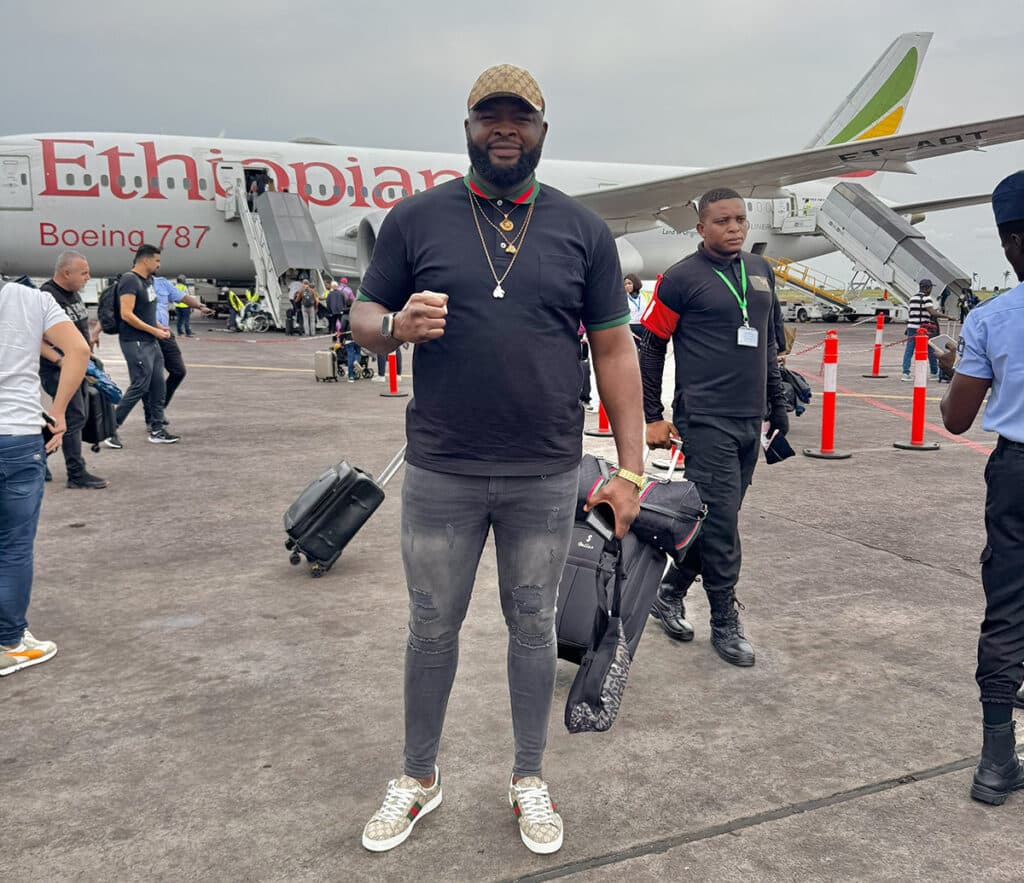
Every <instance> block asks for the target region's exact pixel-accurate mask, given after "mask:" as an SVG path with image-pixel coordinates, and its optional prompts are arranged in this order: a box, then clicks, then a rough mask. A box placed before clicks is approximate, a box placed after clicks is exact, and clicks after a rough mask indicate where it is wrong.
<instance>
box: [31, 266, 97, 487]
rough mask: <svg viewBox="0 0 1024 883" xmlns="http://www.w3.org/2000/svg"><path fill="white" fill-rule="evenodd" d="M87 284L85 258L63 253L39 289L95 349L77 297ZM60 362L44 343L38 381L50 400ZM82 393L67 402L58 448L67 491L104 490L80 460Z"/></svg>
mask: <svg viewBox="0 0 1024 883" xmlns="http://www.w3.org/2000/svg"><path fill="white" fill-rule="evenodd" d="M88 281H89V262H88V261H87V260H86V259H85V256H84V255H82V254H79V253H78V252H77V251H65V252H63V253H62V254H61V255H60V256H59V257H58V258H57V265H56V267H54V270H53V278H52V279H50V280H49V281H48V282H45V283H43V285H42V286H40V287H41V288H42V290H43V291H46V292H49V293H50V294H52V295H53V299H54V300H55V301H57V303H58V305H59V306H60V308H61V309H62V310H64V312H65V313H67V314H68V318H69V319H70V320H71V321H72V322H73V323H74V324H75V327H76V328H77V329H78V330H79V332H81V334H82V337H84V338H85V340H86V342H87V343H88V344H89V345H90V346H94V345H95V344H96V342H97V336H96V335H94V334H93V333H92V332H91V331H90V330H89V313H88V311H87V310H86V308H85V304H84V303H82V298H81V296H80V295H79V292H80V291H81V290H82V289H83V288H84V287H85V284H86V283H87V282H88ZM63 358H64V354H63V353H62V352H61V351H60V350H59V349H57V348H56V347H54V346H51V345H50V344H49V342H48V341H46V340H45V339H44V340H43V343H42V346H41V347H40V358H39V380H40V382H41V384H42V386H43V389H44V390H46V394H47V395H48V396H51V397H52V396H55V395H56V394H57V386H58V385H59V383H60V369H61V364H62V363H63ZM84 389H85V387H84V385H83V386H82V387H80V388H79V390H78V391H77V392H76V393H75V394H74V395H73V396H72V397H71V399H70V400H69V401H68V406H67V411H66V416H67V424H68V428H67V431H66V432H65V433H64V439H63V441H62V442H61V445H60V446H61V450H62V451H63V452H64V466H65V467H66V469H67V476H68V487H69V488H95V489H100V488H105V487H106V486H107V480H106V479H105V478H100V477H99V476H96V475H91V474H90V473H89V471H88V470H87V469H86V467H85V458H84V457H83V456H82V427H83V426H85V421H86V417H87V414H86V398H85V392H84Z"/></svg>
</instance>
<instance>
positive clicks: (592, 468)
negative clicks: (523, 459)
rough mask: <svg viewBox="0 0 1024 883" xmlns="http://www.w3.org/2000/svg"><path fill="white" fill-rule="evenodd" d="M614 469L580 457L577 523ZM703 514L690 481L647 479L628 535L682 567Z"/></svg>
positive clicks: (588, 456)
mask: <svg viewBox="0 0 1024 883" xmlns="http://www.w3.org/2000/svg"><path fill="white" fill-rule="evenodd" d="M615 469H616V467H615V465H614V464H612V463H609V462H608V461H607V460H605V459H603V458H601V457H595V456H593V455H592V454H585V455H584V456H583V461H582V462H581V463H580V484H579V492H578V494H577V501H576V502H577V505H576V520H577V521H584V520H586V513H585V512H584V511H583V504H584V503H586V501H587V499H588V498H589V497H591V496H592V495H593V494H594V493H596V492H597V490H598V488H600V487H601V485H602V484H603V483H604V482H606V481H608V480H609V479H610V478H611V477H612V476H613V475H614V474H615ZM706 514H707V507H706V506H705V505H704V501H703V500H701V498H700V491H698V490H697V486H696V485H695V484H694V483H693V482H692V481H668V480H660V479H657V478H651V477H650V476H647V484H646V485H645V486H644V489H643V490H642V491H641V492H640V514H639V515H638V516H637V518H636V521H634V522H633V524H632V526H631V527H630V531H632V533H633V535H634V536H635V537H636V538H637V539H638V540H640V542H642V543H646V544H647V545H649V546H653V547H654V548H655V549H660V550H661V551H662V552H664V553H665V554H666V555H668V556H669V558H671V559H672V561H674V562H675V563H676V564H682V561H683V558H684V557H685V556H686V550H687V549H689V548H690V545H691V544H692V543H693V541H694V540H695V539H696V538H697V534H698V533H699V532H700V526H701V524H702V523H703V521H704V516H705V515H706Z"/></svg>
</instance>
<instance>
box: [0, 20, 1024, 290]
mask: <svg viewBox="0 0 1024 883" xmlns="http://www.w3.org/2000/svg"><path fill="white" fill-rule="evenodd" d="M1020 13H1021V0H973V2H970V3H960V2H957V3H954V2H944V0H943V2H939V0H860V2H858V3H849V2H844V3H839V2H835V0H819V2H814V3H812V2H809V0H806V2H799V0H770V2H769V0H760V2H753V0H732V2H729V3H695V2H693V0H690V2H680V3H667V2H666V3H653V2H646V0H629V2H622V0H591V2H585V3H584V2H576V3H569V2H564V0H563V2H558V0H546V2H535V0H520V2H518V3H504V4H498V3H485V2H481V0H476V2H465V0H435V2H426V3H413V2H402V3H399V2H394V0H376V2H345V0H342V2H328V0H290V2H288V3H287V4H285V3H279V4H261V3H253V2H242V0H173V2H169V3H160V4H155V3H137V2H135V3H126V2H125V3H118V2H112V0H93V2H90V3H88V4H85V5H83V4H81V3H79V2H71V0H36V2H23V3H8V4H5V9H4V30H5V35H6V38H7V39H5V41H4V55H5V70H6V71H7V72H8V80H7V87H6V88H5V89H4V90H3V93H4V123H3V129H4V131H5V134H19V133H24V132H45V131H83V130H86V131H125V132H145V133H166V134H182V135H210V136H216V135H218V134H220V133H222V132H223V133H225V134H226V135H227V136H228V137H238V138H257V139H268V140H286V139H289V138H293V137H295V136H299V135H316V136H319V137H321V138H325V139H328V140H330V141H334V142H337V143H340V144H344V145H347V146H358V147H398V148H405V149H413V150H417V149H420V150H451V151H459V152H462V151H464V138H463V133H462V120H463V118H464V116H465V99H466V95H467V93H468V91H469V87H470V86H471V84H472V82H473V80H474V79H475V78H476V76H477V74H478V73H479V72H480V71H481V70H482V69H484V68H485V67H487V66H488V65H490V64H494V63H498V62H506V61H507V62H512V63H515V64H519V65H521V66H523V67H526V68H528V69H529V70H531V71H532V72H533V73H534V75H535V76H536V77H537V79H538V80H539V82H540V85H541V88H542V89H543V91H544V94H545V98H546V100H547V104H548V114H547V118H548V120H549V122H550V124H551V131H550V134H549V136H548V140H547V144H546V148H545V155H546V156H548V157H553V158H559V159H586V160H605V161H611V162H624V163H628V162H638V163H665V164H679V165H699V166H713V165H719V164H725V163H733V162H739V161H743V160H751V159H757V158H759V157H768V156H773V155H777V154H780V153H788V152H790V151H793V150H796V149H799V148H800V147H802V146H803V145H804V144H805V143H806V142H807V141H808V140H809V138H810V137H811V136H812V135H813V134H814V132H815V131H816V130H817V128H818V127H819V126H820V125H821V123H823V122H824V121H825V119H826V118H827V117H828V116H829V115H830V114H831V112H832V111H833V110H834V108H835V107H836V106H837V105H838V104H839V102H840V101H841V100H842V99H843V98H844V96H845V95H846V94H847V93H848V92H849V91H850V89H852V87H853V86H854V85H855V83H856V82H857V81H858V80H859V79H860V77H861V76H862V75H863V74H864V73H865V72H866V71H867V69H868V67H869V66H870V65H871V64H872V63H873V62H874V61H875V59H876V58H877V57H878V56H879V55H880V54H881V53H882V51H883V50H884V49H885V47H886V46H887V45H888V44H889V43H890V42H891V40H892V39H893V38H894V37H895V36H896V35H897V34H899V33H901V32H903V31H933V32H934V34H935V36H934V37H933V39H932V43H931V47H930V48H929V51H928V54H927V56H926V58H925V61H924V66H923V69H922V72H921V75H920V78H919V79H918V83H917V87H916V89H915V92H914V95H913V98H912V100H911V103H910V107H909V109H908V112H907V115H906V118H905V119H904V123H903V131H904V132H912V131H917V130H921V129H927V128H930V127H933V126H940V125H943V124H946V123H956V122H975V121H982V120H987V119H991V118H994V117H999V116H1009V115H1012V114H1017V113H1021V112H1024V101H1022V99H1021V89H1020V84H1021V82H1022V79H1024V18H1022V16H1021V14H1020ZM12 72H18V73H17V77H16V78H12V77H11V74H12ZM916 168H917V172H918V174H917V175H916V176H908V175H887V176H886V178H885V181H884V186H882V187H881V190H880V192H881V194H882V195H883V196H885V197H887V198H891V199H894V200H897V201H900V202H904V201H911V200H914V201H916V200H923V199H931V198H939V197H947V196H954V195H962V194H969V193H970V194H973V193H981V192H986V191H990V190H991V188H992V187H993V186H994V185H995V183H996V182H997V181H998V180H999V179H1000V178H1001V177H1003V176H1004V175H1006V174H1008V173H1010V172H1012V171H1015V170H1017V169H1020V168H1024V143H1018V144H1013V145H1006V146H1002V147H996V148H992V149H991V150H989V151H988V152H986V153H978V154H975V155H967V156H956V157H948V158H941V159H934V160H929V161H925V162H921V163H918V164H917V167H916ZM921 229H923V230H924V231H925V232H926V233H927V234H928V236H929V239H930V240H931V241H932V242H933V243H934V244H935V245H936V246H937V247H938V248H939V249H940V250H942V251H944V252H945V253H946V255H947V256H948V257H949V258H951V259H952V260H953V261H955V262H956V263H958V264H959V265H960V266H961V267H962V268H963V269H964V270H966V271H967V272H968V273H974V272H977V273H979V274H980V275H981V278H982V281H983V283H984V284H985V285H986V286H991V285H992V284H993V283H994V282H996V281H998V282H1002V279H1003V272H1004V270H1005V269H1006V268H1007V265H1006V264H1005V261H1004V259H1003V256H1002V251H1001V250H1000V248H999V243H998V239H997V237H996V235H995V230H994V226H993V223H992V214H991V209H990V208H988V207H978V208H971V209H961V210H959V211H956V212H946V213H943V214H941V215H940V214H935V215H932V216H930V217H929V219H928V220H927V221H926V222H925V223H924V224H923V225H922V227H921ZM816 263H817V264H818V265H819V266H821V267H822V268H824V269H826V270H828V271H829V272H832V273H836V274H839V275H848V273H849V265H848V264H847V263H846V262H845V261H844V260H841V259H838V258H834V257H830V258H824V259H821V260H819V261H818V262H816Z"/></svg>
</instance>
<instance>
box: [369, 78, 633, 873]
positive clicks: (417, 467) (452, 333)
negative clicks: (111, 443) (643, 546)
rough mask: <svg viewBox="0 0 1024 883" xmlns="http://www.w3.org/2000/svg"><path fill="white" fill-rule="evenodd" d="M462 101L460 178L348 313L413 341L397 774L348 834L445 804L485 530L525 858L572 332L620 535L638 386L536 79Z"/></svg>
mask: <svg viewBox="0 0 1024 883" xmlns="http://www.w3.org/2000/svg"><path fill="white" fill-rule="evenodd" d="M468 109H469V118H468V119H467V120H466V123H465V128H466V137H467V148H468V151H469V156H470V160H471V164H472V165H471V168H470V171H469V174H468V175H466V177H465V178H464V179H460V180H455V181H450V182H447V183H445V184H442V185H440V186H438V187H435V188H433V189H432V190H428V191H426V192H424V193H421V194H418V195H416V196H413V197H410V198H408V199H405V200H403V201H402V202H401V203H399V204H398V205H397V206H395V208H394V209H392V211H391V212H390V213H389V214H388V216H387V217H386V218H385V220H384V223H383V224H382V225H381V229H380V235H379V237H378V239H377V244H376V248H375V249H374V253H373V260H372V263H371V265H370V268H369V270H368V271H367V274H366V276H365V277H364V278H363V280H362V286H361V290H360V292H359V299H358V300H357V302H356V304H355V305H354V306H353V309H352V314H351V319H352V330H353V334H354V336H355V338H356V340H357V341H358V342H359V343H360V344H362V345H363V346H365V347H367V348H369V349H371V350H374V351H376V352H378V353H386V352H391V351H393V350H395V349H396V348H397V347H398V346H400V345H401V344H402V343H407V342H409V343H414V344H416V348H415V351H414V354H413V390H414V398H413V400H412V401H411V402H410V403H409V406H408V410H407V414H406V433H407V436H408V443H409V445H408V454H407V462H408V464H409V465H408V471H407V472H406V476H405V485H404V488H403V491H402V558H403V561H404V564H405V572H406V580H407V583H408V589H409V639H408V644H407V649H406V658H405V735H406V738H405V770H404V773H405V774H404V775H403V776H401V777H400V778H398V779H394V780H392V781H391V782H390V784H389V786H388V790H387V795H386V797H385V799H384V804H383V806H382V807H381V809H380V810H379V811H378V812H377V813H376V814H375V815H374V816H373V817H372V818H371V819H370V821H369V823H368V824H367V825H366V828H365V830H364V832H363V845H364V846H365V847H366V848H367V849H370V850H373V851H376V852H382V851H384V850H388V849H392V848H393V847H395V846H397V845H398V844H399V843H401V842H403V841H404V840H405V839H406V837H408V835H409V833H410V832H411V830H412V826H413V824H414V823H415V821H416V820H417V819H418V818H419V817H420V816H422V815H424V814H425V813H427V812H429V811H430V810H432V809H434V808H435V807H436V806H437V805H438V804H440V802H441V781H440V778H439V773H438V768H437V765H436V758H437V752H438V743H439V741H440V738H441V729H442V726H443V723H444V715H445V707H446V706H447V703H448V695H449V692H450V690H451V686H452V681H453V679H454V677H455V669H456V664H457V658H458V636H459V629H460V627H461V625H462V620H463V617H464V616H465V613H466V609H467V607H468V605H469V598H470V593H471V591H472V588H473V580H474V577H475V574H476V569H477V565H478V563H479V560H480V555H481V552H482V550H483V546H484V542H485V540H486V538H487V534H488V532H489V531H490V530H491V529H492V528H493V530H494V542H495V547H496V550H497V558H498V582H499V593H500V597H501V606H502V611H503V613H504V616H505V621H506V624H507V626H508V631H509V642H508V679H509V691H510V694H511V699H512V729H513V733H514V735H515V763H514V765H513V769H512V779H511V782H510V783H509V792H508V799H509V803H510V804H511V806H512V808H513V810H514V813H515V815H516V818H517V820H518V823H519V829H520V837H521V839H522V840H523V842H524V843H525V844H526V846H527V847H528V848H529V849H531V850H533V851H534V852H540V853H551V852H555V851H556V850H557V849H559V848H560V846H561V844H562V821H561V818H560V817H559V815H558V813H557V811H556V810H555V807H554V804H553V803H552V801H551V798H550V796H549V794H548V786H547V784H546V782H545V781H544V779H543V777H542V771H541V763H542V758H543V752H544V747H545V742H546V738H547V729H548V718H549V715H550V710H551V697H552V691H553V688H554V677H555V665H556V644H555V629H554V612H555V599H556V595H557V589H558V581H559V578H560V577H561V573H562V568H563V566H564V563H565V558H566V555H567V553H568V546H569V538H570V535H571V530H572V525H573V513H574V509H575V500H576V485H577V477H578V466H579V462H580V457H581V454H582V446H581V434H582V430H583V417H584V413H583V409H582V407H581V405H580V390H581V388H582V385H583V375H582V371H581V367H580V364H581V363H580V349H579V338H578V334H577V332H578V330H579V326H580V322H581V321H582V323H583V325H584V326H585V327H586V329H587V335H588V337H589V339H590V345H591V351H592V353H593V356H594V360H595V365H596V369H597V377H598V385H599V387H600V393H601V401H602V402H604V405H605V408H606V410H607V412H608V416H609V418H610V420H611V424H612V427H613V428H614V429H615V430H616V445H617V448H618V457H619V462H620V464H621V465H622V468H623V470H625V473H623V472H622V471H620V472H619V473H618V478H617V479H613V480H612V481H611V482H609V483H608V485H607V486H606V488H605V490H606V491H607V492H606V493H600V492H599V493H598V494H597V495H595V497H594V498H592V500H591V501H590V502H591V504H593V505H596V504H597V503H600V502H607V503H608V504H609V505H611V507H612V508H613V510H614V512H615V521H616V532H617V534H618V535H619V536H622V535H623V534H624V533H625V531H626V530H627V529H628V527H629V524H630V523H631V522H632V520H633V518H635V516H636V514H637V512H638V511H639V493H638V489H637V484H636V482H639V483H640V484H642V479H641V478H640V477H639V475H637V473H640V472H641V471H642V468H643V439H642V434H641V426H642V421H643V415H642V413H641V407H640V401H641V395H642V391H641V386H640V375H639V369H638V365H637V359H636V348H635V346H634V345H633V342H632V337H631V335H630V333H629V325H628V322H629V310H628V309H627V307H626V298H625V293H624V290H623V288H622V276H621V274H620V272H619V262H618V256H617V253H616V249H615V243H614V241H613V239H612V236H611V234H610V232H609V230H608V228H607V227H606V226H605V224H604V223H603V222H602V221H601V220H600V218H598V217H597V216H596V215H594V214H592V213H591V212H590V211H588V210H586V209H584V208H582V207H581V206H579V205H578V204H577V203H575V202H573V200H571V199H570V198H569V197H567V196H566V195H565V194H563V193H560V192H559V191H557V190H554V189H552V188H550V187H548V186H546V185H544V186H542V185H541V184H540V183H539V182H538V181H537V179H536V177H534V174H533V172H534V169H535V168H536V166H537V163H538V162H539V160H540V154H541V148H542V146H543V143H544V136H545V133H546V132H547V123H545V122H544V119H543V112H544V100H543V97H542V96H541V92H540V88H539V87H538V86H537V83H536V82H535V81H534V79H533V77H531V76H530V75H529V74H528V73H527V72H526V71H524V70H522V69H520V68H516V67H513V66H511V65H499V66H497V67H493V68H490V69H488V70H487V71H485V72H484V73H483V74H481V76H480V78H479V79H478V80H477V82H476V84H475V85H474V86H473V89H472V90H471V92H470V96H469V101H468Z"/></svg>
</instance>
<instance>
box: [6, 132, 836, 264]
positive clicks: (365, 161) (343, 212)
mask: <svg viewBox="0 0 1024 883" xmlns="http://www.w3.org/2000/svg"><path fill="white" fill-rule="evenodd" d="M232 165H234V166H235V167H236V168H237V167H238V166H239V165H241V166H243V167H245V168H247V169H254V170H256V169H260V170H266V172H267V174H268V175H269V178H270V180H272V181H273V183H274V185H275V187H276V189H277V190H278V191H281V190H284V189H288V190H289V191H290V192H293V193H299V194H300V195H302V196H303V198H304V199H305V200H306V202H307V204H308V205H309V209H310V213H311V215H312V217H313V221H314V223H315V224H316V228H317V232H318V234H319V236H320V239H321V241H322V243H323V246H324V251H325V252H326V254H327V258H328V262H329V264H330V266H331V269H332V271H335V272H336V273H340V272H344V271H348V272H352V264H351V261H352V256H353V255H354V237H355V231H356V229H357V227H358V225H359V222H360V221H361V220H362V219H363V218H365V217H367V216H369V215H372V214H374V213H376V214H378V215H381V214H382V213H383V212H385V211H386V210H387V209H389V208H390V207H391V206H392V205H394V204H395V203H396V202H398V201H399V200H400V199H401V198H402V197H403V196H405V195H408V194H411V193H414V192H417V191H420V190H423V189H426V188H429V187H433V186H435V185H436V184H440V183H444V182H445V181H448V180H451V179H452V178H457V177H461V176H462V175H463V174H464V172H465V170H466V168H467V166H468V161H467V158H466V157H465V156H464V155H460V154H442V153H421V152H416V151H403V150H379V149H367V148H349V147H339V146H333V145H322V144H308V143H301V142H267V141H239V140H229V139H218V138H193V137H179V136H163V135H131V134H106V133H75V134H40V135H19V136H7V137H0V273H4V274H8V275H11V274H22V273H24V274H28V275H31V276H45V275H48V274H49V273H50V272H51V270H52V268H53V263H54V260H55V258H56V256H57V255H58V254H59V253H60V252H61V251H63V250H65V249H69V248H73V249H76V250H79V251H82V252H83V253H84V254H85V255H86V256H87V257H88V259H89V263H90V267H91V270H92V274H93V275H94V276H109V275H113V274H114V273H119V272H123V271H124V270H126V269H127V268H128V267H129V266H130V265H131V256H132V253H133V252H134V251H135V249H137V248H138V247H139V246H140V245H141V244H142V243H143V242H147V243H151V244H154V245H158V246H160V247H161V249H162V250H163V256H162V257H163V260H162V263H163V268H164V272H166V273H170V274H172V275H176V274H178V273H183V274H185V275H186V276H189V277H194V278H216V279H233V280H244V279H247V278H251V277H252V275H253V264H252V260H251V258H250V253H249V246H248V243H247V242H246V239H245V233H244V230H243V227H242V224H241V223H240V222H239V221H238V220H237V219H236V220H230V221H229V220H226V219H225V215H224V212H223V211H222V206H223V202H224V196H225V190H224V186H225V184H226V183H227V182H226V179H225V175H224V170H225V169H227V168H229V167H231V166H232ZM692 171H695V169H692V168H686V167H679V166H653V165H629V164H617V163H593V162H571V161H562V160H544V161H543V162H542V163H541V166H540V167H539V169H538V177H539V178H540V180H541V181H542V183H546V184H549V185H551V186H554V187H557V188H558V189H560V190H563V191H565V192H566V193H569V194H578V193H585V192H590V191H594V190H598V189H601V188H603V187H617V186H623V185H630V184H639V183H643V182H646V181H653V180H658V179H663V178H669V177H672V176H676V175H681V174H685V173H687V172H692ZM831 187H832V184H831V183H829V182H813V183H809V184H801V185H797V186H793V187H789V188H786V189H785V190H782V191H779V192H776V193H773V194H772V197H771V198H766V199H761V198H749V199H748V200H747V202H748V217H749V221H750V234H749V237H748V239H747V247H748V248H753V247H754V246H755V245H757V244H759V243H764V245H763V246H759V247H758V249H757V250H760V251H763V252H764V253H766V254H769V255H772V256H774V257H782V258H789V259H792V260H806V259H808V258H811V257H816V256H819V255H823V254H827V253H829V252H831V251H833V248H832V246H831V244H830V243H829V242H828V240H826V239H825V238H823V237H821V236H814V235H797V234H782V233H781V232H780V230H779V223H780V222H779V218H780V213H791V214H800V213H802V212H804V211H806V210H807V209H806V207H807V206H808V204H809V205H810V207H811V209H814V208H817V207H818V206H820V204H821V202H822V201H824V199H825V197H826V196H827V195H828V192H829V190H830V189H831ZM218 200H219V202H220V206H218ZM698 242H699V237H698V236H697V234H696V232H695V231H693V230H689V231H685V232H683V233H676V232H675V231H673V230H672V229H671V228H669V227H667V226H663V225H658V226H656V227H654V228H652V229H646V230H640V231H637V232H629V231H628V230H627V232H625V233H624V234H622V235H620V236H619V237H618V239H617V243H618V247H619V254H620V259H621V262H622V269H623V272H624V273H627V272H634V273H637V274H638V275H641V276H642V277H644V278H648V277H651V276H654V275H656V274H657V273H659V272H662V271H663V270H664V269H665V268H667V267H668V266H670V265H671V264H673V263H674V262H675V261H677V260H679V259H680V258H682V257H684V256H685V255H686V254H688V253H690V252H691V251H693V250H694V249H695V248H696V245H697V243H698Z"/></svg>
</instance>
